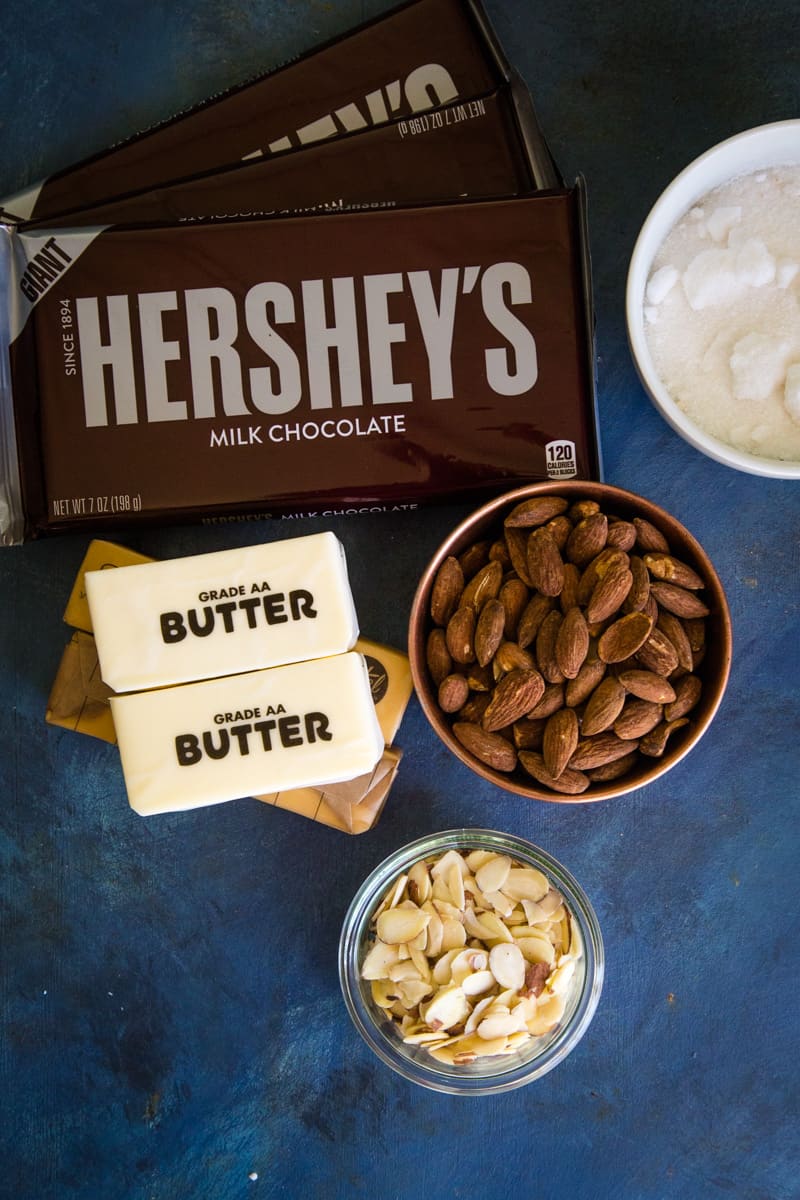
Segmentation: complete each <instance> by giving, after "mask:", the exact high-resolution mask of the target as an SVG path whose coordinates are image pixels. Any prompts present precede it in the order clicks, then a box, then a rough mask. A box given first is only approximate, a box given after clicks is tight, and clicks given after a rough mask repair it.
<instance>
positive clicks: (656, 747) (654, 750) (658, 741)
mask: <svg viewBox="0 0 800 1200" xmlns="http://www.w3.org/2000/svg"><path fill="white" fill-rule="evenodd" d="M688 724H689V721H688V718H686V717H678V718H677V720H675V721H662V722H661V724H660V725H656V727H655V729H651V731H650V733H647V734H645V736H644V737H643V738H642V740H641V741H640V742H639V750H640V751H641V753H642V754H646V755H647V756H648V757H649V758H660V757H661V755H662V754H663V753H664V751H665V750H666V748H667V742H668V741H669V739H670V737H671V736H672V734H673V733H674V732H675V730H676V729H682V728H683V727H684V726H685V725H688Z"/></svg>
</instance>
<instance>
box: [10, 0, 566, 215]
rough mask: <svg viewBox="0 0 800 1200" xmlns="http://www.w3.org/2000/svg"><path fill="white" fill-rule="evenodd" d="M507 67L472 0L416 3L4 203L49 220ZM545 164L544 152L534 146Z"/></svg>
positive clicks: (444, 99) (401, 109)
mask: <svg viewBox="0 0 800 1200" xmlns="http://www.w3.org/2000/svg"><path fill="white" fill-rule="evenodd" d="M509 77H510V69H509V67H508V64H507V62H506V60H505V58H504V56H503V53H502V51H501V49H500V47H499V44H498V42H497V39H496V37H495V35H494V33H493V31H492V29H491V26H490V24H489V21H488V19H487V17H486V14H485V13H484V11H483V9H482V8H481V6H480V3H479V2H478V0H413V2H412V3H410V4H405V5H403V6H401V7H399V8H397V9H395V10H393V11H391V12H389V13H388V14H387V15H385V16H383V17H380V18H377V19H375V20H372V21H369V22H367V23H366V24H364V25H362V26H361V27H359V28H358V29H357V30H355V31H353V32H351V33H350V34H349V35H346V36H344V37H340V38H337V39H334V40H332V41H330V42H328V43H326V44H325V45H324V46H322V47H320V48H318V49H315V50H313V51H311V52H310V53H308V54H305V55H303V56H302V57H300V58H298V59H296V60H295V61H294V62H291V63H288V64H287V65H285V66H283V67H280V68H279V69H277V70H274V71H272V72H270V73H268V74H266V75H263V76H261V77H259V78H257V79H254V80H251V81H249V82H247V83H245V84H243V85H242V86H240V87H236V88H233V89H231V90H230V91H227V92H225V93H223V94H222V95H220V96H217V97H214V98H212V99H210V100H208V101H206V102H205V103H203V104H200V105H198V106H197V107H196V108H193V109H191V110H190V111H189V112H186V113H183V114H181V115H179V116H177V117H174V118H172V119H171V120H168V121H165V122H164V123H162V124H161V125H158V126H156V127H155V128H154V129H151V130H149V131H146V132H144V133H141V134H138V135H136V136H134V137H132V138H130V139H128V140H127V141H124V142H122V143H119V144H118V145H116V146H114V147H112V148H111V149H109V150H106V151H104V152H102V153H100V154H96V155H94V156H92V157H90V158H88V159H85V160H83V161H82V162H81V163H78V164H77V165H75V166H72V167H68V168H66V169H65V170H63V171H60V172H58V173H57V174H56V175H54V176H52V177H51V178H50V179H48V180H45V181H44V182H43V183H41V184H38V185H36V186H34V187H32V188H29V189H27V190H26V191H25V192H22V193H19V194H18V195H16V196H13V197H9V198H8V199H7V200H6V201H4V203H3V208H4V209H5V210H6V211H7V212H9V213H11V214H13V215H14V216H16V217H18V218H20V219H26V218H30V217H36V218H48V219H52V218H54V217H55V216H56V215H57V214H61V213H64V212H69V211H72V210H75V209H78V208H83V207H88V206H90V205H96V204H98V203H100V202H101V201H106V200H108V199H109V198H111V197H114V196H120V195H124V194H126V193H129V192H134V191H141V190H144V189H147V188H152V187H154V186H157V185H159V184H161V183H163V182H164V181H166V180H172V179H178V178H181V177H185V176H188V175H194V174H197V173H199V172H204V171H211V170H217V169H219V168H220V167H223V166H228V165H230V164H231V163H235V162H241V161H242V160H244V159H248V158H252V157H256V156H261V155H268V154H274V153H278V152H282V151H283V150H286V149H290V148H291V147H296V146H302V145H308V144H310V143H312V142H318V141H322V140H325V139H328V138H332V137H336V136H338V135H340V134H343V133H347V132H353V131H356V130H360V129H366V128H368V127H369V126H371V125H378V124H381V123H383V122H386V121H390V120H392V119H398V118H402V117H409V116H411V115H412V114H414V113H416V112H423V111H425V110H427V109H430V108H435V107H437V106H439V105H442V104H447V103H449V102H451V101H453V100H456V99H458V98H463V97H468V96H478V95H482V94H484V93H486V92H490V91H492V90H493V89H494V88H496V87H497V86H498V85H500V84H502V83H504V82H506V81H507V80H508V78H509ZM539 152H540V154H541V158H542V162H543V164H544V166H545V167H547V165H548V162H549V152H548V151H547V148H546V146H545V145H544V144H542V145H541V146H540V147H539Z"/></svg>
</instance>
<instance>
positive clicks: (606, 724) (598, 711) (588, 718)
mask: <svg viewBox="0 0 800 1200" xmlns="http://www.w3.org/2000/svg"><path fill="white" fill-rule="evenodd" d="M626 696H627V692H626V691H625V688H624V687H623V686H622V684H621V683H620V681H619V680H618V679H616V678H615V677H614V676H613V675H608V676H607V677H606V678H605V679H603V680H602V681H601V682H600V683H599V684H598V685H597V687H596V688H595V689H594V691H593V692H592V694H591V696H590V697H589V699H588V701H587V703H586V708H585V709H584V713H583V718H582V720H581V733H582V734H583V736H584V737H588V736H589V735H590V734H593V733H602V732H603V730H605V729H610V728H611V726H612V725H613V724H614V721H615V720H616V719H617V717H618V716H619V714H620V713H621V712H622V706H623V705H624V703H625V698H626Z"/></svg>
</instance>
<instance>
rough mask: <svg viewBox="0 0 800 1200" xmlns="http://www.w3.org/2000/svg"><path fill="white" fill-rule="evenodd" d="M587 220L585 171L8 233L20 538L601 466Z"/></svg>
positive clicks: (323, 506)
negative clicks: (371, 207)
mask: <svg viewBox="0 0 800 1200" xmlns="http://www.w3.org/2000/svg"><path fill="white" fill-rule="evenodd" d="M582 219H583V213H582V202H581V193H580V189H571V190H563V191H560V192H552V193H540V194H534V195H532V196H528V197H519V198H515V199H509V200H497V201H487V202H483V201H480V202H461V203H456V204H444V205H431V206H427V207H421V208H409V209H393V210H385V211H379V212H359V213H344V214H335V215H328V216H312V217H291V218H282V219H272V220H263V221H243V222H227V223H220V224H213V225H203V224H198V225H185V226H164V227H147V228H140V229H137V228H133V229H110V230H106V231H104V232H99V231H97V230H83V231H81V230H76V231H72V232H68V231H67V232H65V231H60V230H55V231H46V230H43V231H38V232H35V233H34V232H29V233H20V232H18V231H15V230H13V229H12V230H10V229H5V230H4V231H3V242H2V245H3V247H4V248H5V251H6V254H7V255H8V256H10V257H11V258H12V259H13V265H12V266H11V267H9V270H10V272H11V283H12V288H11V291H12V300H13V304H12V308H13V310H14V313H13V315H14V318H15V329H14V336H13V338H12V344H11V347H10V350H11V354H10V362H11V373H12V374H11V381H10V383H11V386H10V389H4V401H5V403H4V407H3V412H2V414H0V418H1V419H2V422H3V425H4V430H5V449H4V464H5V470H4V481H3V482H4V496H5V506H6V510H7V511H6V514H5V520H4V524H5V532H4V535H3V536H4V540H5V541H7V542H10V541H14V540H20V538H21V537H30V536H35V535H37V534H40V533H43V532H47V531H53V530H58V529H76V528H80V529H83V528H86V529H91V530H95V529H99V528H103V527H107V526H108V525H109V524H111V523H114V524H126V523H136V522H140V521H142V520H145V519H150V520H156V519H159V520H164V519H177V518H200V517H206V516H215V517H220V516H225V515H231V514H237V513H248V514H254V513H259V514H266V515H271V514H291V513H301V512H306V513H308V512H313V513H317V514H322V513H325V514H328V513H331V512H340V511H346V510H350V509H356V510H360V509H363V508H364V507H367V508H369V507H373V506H374V507H377V508H381V507H386V506H392V505H394V504H403V505H407V504H412V505H415V504H417V503H418V502H420V501H423V500H431V499H437V498H438V499H445V498H454V497H467V496H469V497H472V496H479V495H481V494H486V493H491V492H497V491H499V490H504V489H506V488H509V487H513V486H516V485H517V484H519V483H522V482H525V481H530V480H535V479H547V478H569V477H570V476H578V477H583V478H595V477H597V474H598V472H599V462H598V446H597V438H596V429H595V419H594V417H595V414H594V404H593V366H592V345H591V328H590V313H589V305H590V301H589V291H588V287H587V281H586V276H585V263H584V259H583V256H582V253H581V234H582ZM15 455H18V460H19V473H18V480H19V482H18V483H17V476H16V475H15V473H14V470H13V467H14V456H15Z"/></svg>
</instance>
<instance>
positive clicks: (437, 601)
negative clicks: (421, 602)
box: [431, 554, 464, 627]
mask: <svg viewBox="0 0 800 1200" xmlns="http://www.w3.org/2000/svg"><path fill="white" fill-rule="evenodd" d="M463 590H464V572H463V571H462V569H461V564H460V563H459V561H458V559H457V558H455V557H454V556H453V555H452V554H451V555H449V556H448V557H447V558H446V559H445V560H444V562H443V563H442V565H441V566H440V567H439V570H438V571H437V572H436V577H435V579H434V581H433V587H432V588H431V617H432V618H433V620H434V622H435V623H436V624H437V625H441V626H442V627H444V626H445V625H446V624H447V622H448V621H449V620H450V618H451V617H452V615H453V613H454V612H455V611H456V608H457V607H458V601H459V600H460V598H461V593H462V592H463Z"/></svg>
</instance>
